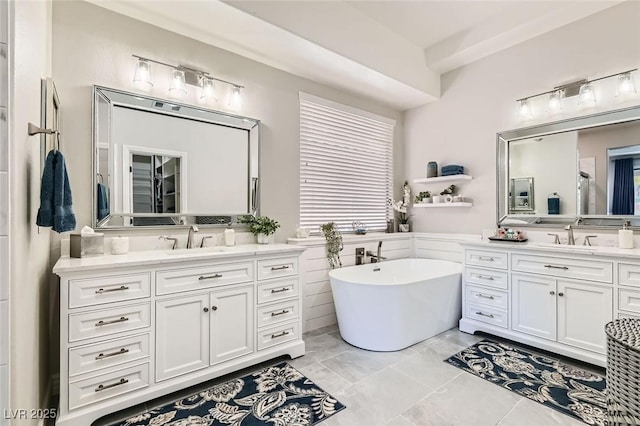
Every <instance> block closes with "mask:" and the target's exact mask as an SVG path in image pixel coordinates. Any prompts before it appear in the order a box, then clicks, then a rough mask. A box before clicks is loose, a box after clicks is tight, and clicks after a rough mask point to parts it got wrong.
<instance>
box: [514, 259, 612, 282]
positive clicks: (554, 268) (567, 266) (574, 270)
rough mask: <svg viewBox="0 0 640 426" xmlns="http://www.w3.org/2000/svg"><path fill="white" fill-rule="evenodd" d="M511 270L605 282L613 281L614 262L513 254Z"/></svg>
mask: <svg viewBox="0 0 640 426" xmlns="http://www.w3.org/2000/svg"><path fill="white" fill-rule="evenodd" d="M511 270H512V271H518V272H530V273H534V274H543V275H553V276H556V277H562V278H575V279H583V280H591V281H599V282H603V283H612V282H613V263H611V262H602V261H598V260H591V259H589V260H582V259H571V258H566V257H553V256H532V255H523V254H513V255H511Z"/></svg>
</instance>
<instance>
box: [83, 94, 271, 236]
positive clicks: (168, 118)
mask: <svg viewBox="0 0 640 426" xmlns="http://www.w3.org/2000/svg"><path fill="white" fill-rule="evenodd" d="M259 139H260V122H259V120H255V119H252V118H248V117H241V116H236V115H232V114H227V113H223V112H219V111H213V110H208V109H204V108H200V107H196V106H192V105H184V104H180V103H177V102H175V101H170V100H164V99H157V98H152V97H148V96H144V95H140V94H134V93H128V92H124V91H121V90H115V89H110V88H106V87H100V86H94V90H93V153H94V158H93V167H94V177H93V179H94V185H93V219H94V227H98V228H105V227H106V228H125V227H134V226H146V227H150V226H176V225H191V224H198V225H226V224H228V223H234V222H235V217H236V216H239V215H247V214H257V213H258V207H259Z"/></svg>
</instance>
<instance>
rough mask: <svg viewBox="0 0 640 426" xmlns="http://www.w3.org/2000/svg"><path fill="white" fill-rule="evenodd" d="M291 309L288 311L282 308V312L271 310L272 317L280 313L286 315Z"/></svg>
mask: <svg viewBox="0 0 640 426" xmlns="http://www.w3.org/2000/svg"><path fill="white" fill-rule="evenodd" d="M288 313H289V311H287V310H286V309H283V310H281V311H280V312H271V316H272V317H277V316H278V315H284V314H288Z"/></svg>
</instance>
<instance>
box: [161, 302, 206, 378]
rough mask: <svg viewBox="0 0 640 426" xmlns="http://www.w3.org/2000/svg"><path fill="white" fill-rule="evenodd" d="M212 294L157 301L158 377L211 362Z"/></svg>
mask: <svg viewBox="0 0 640 426" xmlns="http://www.w3.org/2000/svg"><path fill="white" fill-rule="evenodd" d="M209 308H210V306H209V294H208V293H205V294H202V295H196V296H188V297H179V298H175V299H168V300H161V301H158V302H156V380H164V379H167V378H169V377H175V376H179V375H181V374H184V373H188V372H190V371H194V370H198V369H200V368H204V367H208V366H209V335H210V334H209Z"/></svg>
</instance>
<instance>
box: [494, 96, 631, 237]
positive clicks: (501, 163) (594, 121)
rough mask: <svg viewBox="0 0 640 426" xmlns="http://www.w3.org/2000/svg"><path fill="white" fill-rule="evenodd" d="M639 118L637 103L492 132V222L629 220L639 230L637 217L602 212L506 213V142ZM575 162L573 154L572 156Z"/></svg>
mask: <svg viewBox="0 0 640 426" xmlns="http://www.w3.org/2000/svg"><path fill="white" fill-rule="evenodd" d="M635 120H640V105H636V106H632V107H628V108H622V109H617V110H611V111H604V112H599V113H596V114H591V115H586V116H579V117H574V118H567V119H564V120H560V121H556V122H552V123H542V124H538V125H534V126H530V127H524V128H519V129H515V130H507V131H503V132H499V133H497V134H496V157H497V163H496V164H497V173H496V190H497V197H496V224H497V225H498V226H517V227H529V226H531V227H536V226H537V227H547V228H555V227H563V226H566V225H568V224H573V225H575V226H577V227H584V228H590V229H612V228H620V227H622V224H623V223H624V222H625V221H627V220H629V221H631V225H632V228H634V229H640V217H638V216H611V215H609V216H603V215H583V216H579V215H578V214H574V215H561V216H558V215H534V214H521V215H516V214H509V193H508V192H509V164H508V162H509V142H512V141H518V140H522V139H529V138H536V137H542V136H545V135H551V134H556V133H564V132H570V131H574V130H582V129H588V128H592V127H600V126H607V125H611V124H618V123H624V122H630V121H635ZM576 161H577V156H576Z"/></svg>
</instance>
